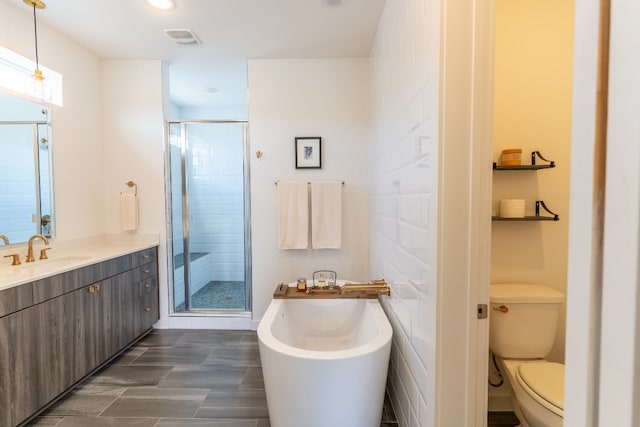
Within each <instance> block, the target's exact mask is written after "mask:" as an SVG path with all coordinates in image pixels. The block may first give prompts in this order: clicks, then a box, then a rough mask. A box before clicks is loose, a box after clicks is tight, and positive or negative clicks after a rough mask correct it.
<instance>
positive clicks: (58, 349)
mask: <svg viewBox="0 0 640 427" xmlns="http://www.w3.org/2000/svg"><path fill="white" fill-rule="evenodd" d="M74 298H75V296H74V295H64V296H62V297H59V298H53V299H51V300H49V301H46V302H44V303H42V304H38V305H37V306H34V307H31V308H29V309H28V310H27V311H28V312H30V313H31V317H32V319H33V320H34V321H35V325H36V327H35V329H34V331H33V334H34V338H35V342H36V345H35V346H34V348H33V349H32V350H33V351H32V354H31V357H32V358H34V359H35V361H36V388H35V390H34V394H35V395H36V396H37V404H38V407H42V406H44V405H46V404H47V403H49V402H50V401H51V400H53V399H54V398H55V397H57V396H58V395H59V394H60V393H62V392H63V391H65V390H66V389H67V388H68V387H70V386H71V385H72V384H73V383H74V382H75V379H76V378H75V373H74V366H75V364H76V363H78V358H77V355H76V342H75V332H74V330H73V325H74V319H75V313H74V312H73V309H74V307H75V305H74V304H69V301H72V300H73V299H74Z"/></svg>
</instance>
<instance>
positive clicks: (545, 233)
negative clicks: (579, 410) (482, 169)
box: [491, 0, 574, 362]
mask: <svg viewBox="0 0 640 427" xmlns="http://www.w3.org/2000/svg"><path fill="white" fill-rule="evenodd" d="M573 3H574V2H573V0H525V1H519V2H512V1H509V0H498V1H496V20H495V25H496V30H495V31H496V42H495V49H496V51H495V108H494V110H495V113H494V114H495V115H494V146H493V148H494V150H493V159H494V161H499V157H500V153H501V152H502V150H504V149H507V148H522V154H523V159H522V163H523V164H530V158H529V155H530V153H531V152H532V151H534V150H540V152H541V153H542V154H543V155H544V156H545V157H546V158H548V159H550V160H554V161H555V162H556V165H557V166H556V168H554V169H546V170H541V171H538V172H528V171H527V172H521V171H518V172H512V171H501V172H495V173H494V178H493V183H494V186H493V203H494V204H493V208H494V211H495V213H496V214H497V213H498V211H499V201H500V199H507V198H518V199H525V200H526V203H527V205H526V212H525V213H526V215H533V214H534V202H535V200H544V201H545V204H546V205H547V206H548V207H549V209H551V210H552V211H554V212H557V213H558V214H559V215H560V221H559V222H545V223H537V222H533V223H532V222H528V223H513V222H494V223H493V232H492V248H491V280H492V282H497V283H505V282H511V283H514V282H517V283H536V284H544V285H547V286H551V287H553V288H555V289H557V290H559V291H561V292H563V293H566V291H567V250H568V234H569V176H570V170H571V107H572V106H571V102H572V98H571V94H572V80H573V18H574V15H573ZM539 163H541V164H544V162H539ZM541 214H544V212H541ZM564 330H565V322H564V315H563V316H562V318H561V322H560V325H559V328H558V333H557V337H556V341H555V345H554V347H553V349H552V352H551V354H550V355H549V360H554V361H558V362H562V361H564V341H565V333H564Z"/></svg>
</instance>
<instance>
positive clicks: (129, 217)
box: [120, 193, 138, 231]
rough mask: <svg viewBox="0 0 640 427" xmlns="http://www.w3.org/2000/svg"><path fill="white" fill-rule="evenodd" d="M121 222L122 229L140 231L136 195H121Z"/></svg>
mask: <svg viewBox="0 0 640 427" xmlns="http://www.w3.org/2000/svg"><path fill="white" fill-rule="evenodd" d="M120 222H121V223H122V229H123V230H125V231H132V230H137V229H138V196H137V195H135V194H134V193H120Z"/></svg>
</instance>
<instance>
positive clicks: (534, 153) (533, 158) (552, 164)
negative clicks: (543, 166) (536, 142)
mask: <svg viewBox="0 0 640 427" xmlns="http://www.w3.org/2000/svg"><path fill="white" fill-rule="evenodd" d="M536 156H537V157H539V158H540V160H542V161H543V162H547V163H549V167H550V168H555V167H556V162H554V161H553V160H547V159H545V158H544V157H542V154H541V153H540V152H539V151H537V150H536V151H532V152H531V164H532V165H535V164H536Z"/></svg>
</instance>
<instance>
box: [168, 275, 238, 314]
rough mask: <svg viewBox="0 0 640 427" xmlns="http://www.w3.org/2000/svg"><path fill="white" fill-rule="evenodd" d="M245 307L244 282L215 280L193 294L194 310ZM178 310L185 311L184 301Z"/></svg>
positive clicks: (192, 304) (192, 307) (192, 306)
mask: <svg viewBox="0 0 640 427" xmlns="http://www.w3.org/2000/svg"><path fill="white" fill-rule="evenodd" d="M244 308H245V284H244V282H237V281H224V280H214V281H211V282H209V283H207V284H206V285H204V287H202V289H200V290H199V291H198V292H196V293H195V294H193V295H192V296H191V309H192V310H244ZM176 311H184V303H182V304H179V305H178V306H177V307H176Z"/></svg>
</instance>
